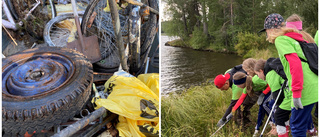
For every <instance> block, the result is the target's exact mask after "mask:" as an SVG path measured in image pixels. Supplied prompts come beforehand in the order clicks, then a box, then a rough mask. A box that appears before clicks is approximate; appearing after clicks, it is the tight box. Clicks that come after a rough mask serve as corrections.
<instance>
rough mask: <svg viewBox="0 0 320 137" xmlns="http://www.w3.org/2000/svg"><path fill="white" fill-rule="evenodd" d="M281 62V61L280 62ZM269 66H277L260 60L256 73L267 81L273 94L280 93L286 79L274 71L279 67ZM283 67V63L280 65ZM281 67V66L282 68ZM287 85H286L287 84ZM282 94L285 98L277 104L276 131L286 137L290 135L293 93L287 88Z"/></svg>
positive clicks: (271, 59)
mask: <svg viewBox="0 0 320 137" xmlns="http://www.w3.org/2000/svg"><path fill="white" fill-rule="evenodd" d="M275 60H276V59H275V58H270V59H268V62H272V61H275ZM279 61H280V60H279ZM269 65H276V64H275V63H274V64H271V63H270V64H266V61H265V60H263V59H260V60H258V61H257V63H256V65H255V67H254V71H255V73H256V74H257V75H258V77H259V78H260V79H262V80H266V81H267V83H268V85H269V87H270V89H271V92H272V93H276V92H278V91H279V90H280V89H281V87H282V84H283V83H285V80H284V78H282V77H281V76H280V75H279V74H278V73H277V72H276V71H274V70H273V69H272V68H279V67H276V66H275V67H271V66H269ZM280 65H281V63H280ZM280 67H281V66H280ZM285 84H286V83H285ZM281 94H284V98H281V99H280V98H279V99H278V101H277V102H276V107H275V108H276V110H275V114H274V117H275V123H276V129H277V133H278V136H279V137H282V136H285V134H288V133H287V132H288V131H289V130H288V128H289V117H290V113H291V108H290V106H291V105H290V104H291V98H292V97H291V96H292V93H291V92H288V90H286V88H284V89H282V91H281Z"/></svg>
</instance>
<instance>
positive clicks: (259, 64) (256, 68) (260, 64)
mask: <svg viewBox="0 0 320 137" xmlns="http://www.w3.org/2000/svg"><path fill="white" fill-rule="evenodd" d="M265 64H266V60H264V59H259V60H258V61H257V62H256V65H255V66H254V71H260V70H262V71H263V69H264V65H265Z"/></svg>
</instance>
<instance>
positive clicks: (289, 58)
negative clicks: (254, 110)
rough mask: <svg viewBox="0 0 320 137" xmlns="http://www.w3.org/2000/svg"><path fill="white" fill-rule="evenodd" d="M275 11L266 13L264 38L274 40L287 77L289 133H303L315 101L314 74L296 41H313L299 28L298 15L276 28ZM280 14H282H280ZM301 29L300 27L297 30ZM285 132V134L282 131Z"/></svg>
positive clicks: (296, 134)
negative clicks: (289, 103)
mask: <svg viewBox="0 0 320 137" xmlns="http://www.w3.org/2000/svg"><path fill="white" fill-rule="evenodd" d="M280 17H281V15H279V14H271V15H268V16H267V17H266V19H265V24H264V26H265V28H264V29H265V30H266V32H267V40H268V41H269V42H271V43H275V46H276V48H277V51H278V54H279V57H280V60H281V63H282V65H283V67H284V72H285V74H286V76H287V78H288V85H289V89H290V91H291V92H292V98H293V99H292V102H291V118H290V127H291V131H292V135H293V136H302V137H303V136H306V132H307V130H308V127H309V126H308V125H309V124H310V123H309V121H310V119H312V117H311V110H312V108H313V106H314V103H315V102H317V101H318V75H316V74H314V73H313V72H312V71H311V69H310V68H309V64H308V63H307V62H302V61H301V60H300V59H299V58H302V59H305V60H307V59H306V57H305V56H304V54H303V52H302V49H301V47H300V45H299V43H298V42H297V41H305V40H307V41H308V42H314V41H313V39H312V37H311V36H310V35H309V36H308V35H306V34H305V33H304V32H303V31H302V22H301V19H300V17H299V16H297V15H294V16H290V17H289V18H288V19H287V26H286V27H283V28H280V26H281V25H282V23H281V22H279V18H280ZM281 18H282V17H281ZM299 30H301V31H299ZM286 136H287V135H286Z"/></svg>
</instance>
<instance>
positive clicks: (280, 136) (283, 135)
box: [278, 132, 289, 137]
mask: <svg viewBox="0 0 320 137" xmlns="http://www.w3.org/2000/svg"><path fill="white" fill-rule="evenodd" d="M278 137H289V134H288V132H286V133H285V134H282V135H278Z"/></svg>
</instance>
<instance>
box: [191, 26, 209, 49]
mask: <svg viewBox="0 0 320 137" xmlns="http://www.w3.org/2000/svg"><path fill="white" fill-rule="evenodd" d="M209 44H210V43H209V42H208V38H207V36H206V35H205V34H203V32H202V31H201V30H199V29H195V30H194V31H193V32H192V37H191V39H190V45H191V47H192V48H194V49H202V48H204V47H208V46H209Z"/></svg>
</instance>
